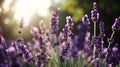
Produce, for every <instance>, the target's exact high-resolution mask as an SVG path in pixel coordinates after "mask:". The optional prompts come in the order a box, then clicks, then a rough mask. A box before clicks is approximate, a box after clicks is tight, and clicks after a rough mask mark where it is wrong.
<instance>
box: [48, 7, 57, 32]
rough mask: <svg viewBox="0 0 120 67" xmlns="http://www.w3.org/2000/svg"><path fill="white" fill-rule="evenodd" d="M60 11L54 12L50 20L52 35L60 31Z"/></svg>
mask: <svg viewBox="0 0 120 67" xmlns="http://www.w3.org/2000/svg"><path fill="white" fill-rule="evenodd" d="M58 14H59V9H57V10H56V12H53V14H52V17H51V19H50V30H51V33H52V34H56V33H57V32H58V30H59V27H58V22H59V17H58Z"/></svg>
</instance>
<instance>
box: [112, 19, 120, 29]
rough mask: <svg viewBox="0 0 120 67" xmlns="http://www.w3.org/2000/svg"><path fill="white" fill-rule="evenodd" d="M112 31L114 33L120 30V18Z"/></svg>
mask: <svg viewBox="0 0 120 67" xmlns="http://www.w3.org/2000/svg"><path fill="white" fill-rule="evenodd" d="M112 30H113V31H116V30H120V17H118V18H116V19H115V22H114V24H113V25H112Z"/></svg>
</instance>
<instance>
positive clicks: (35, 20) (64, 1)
mask: <svg viewBox="0 0 120 67" xmlns="http://www.w3.org/2000/svg"><path fill="white" fill-rule="evenodd" d="M94 1H96V2H97V4H98V11H99V13H100V18H99V21H98V23H97V24H99V22H100V21H103V22H105V33H106V38H105V40H107V37H110V35H111V33H112V30H111V26H112V24H113V23H114V20H115V18H116V17H118V16H120V0H0V27H1V28H2V30H3V33H2V34H3V36H4V37H5V39H6V41H7V42H9V41H11V40H15V39H16V38H17V37H18V34H17V30H18V22H20V20H21V18H23V19H24V28H23V34H22V37H23V38H24V39H25V41H30V40H31V38H32V35H31V34H30V29H31V27H32V26H37V27H38V24H39V21H40V20H43V21H44V22H45V24H46V25H47V28H49V20H50V16H51V14H52V11H54V10H55V9H56V8H60V9H61V11H60V14H59V19H60V21H59V27H60V30H59V32H61V31H62V28H63V27H64V25H65V23H66V16H72V18H73V21H74V31H73V32H74V33H77V31H76V27H77V25H78V24H80V23H81V18H82V16H83V15H84V14H88V16H89V18H91V10H92V4H93V2H94ZM90 21H91V20H90ZM97 28H98V27H97ZM90 31H91V34H93V32H92V31H93V23H92V21H91V29H90ZM97 32H98V33H99V31H97ZM114 41H115V43H118V44H120V32H119V31H117V32H116V33H115V36H114ZM106 44H107V43H105V45H106ZM106 46H107V45H106Z"/></svg>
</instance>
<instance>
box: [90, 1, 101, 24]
mask: <svg viewBox="0 0 120 67" xmlns="http://www.w3.org/2000/svg"><path fill="white" fill-rule="evenodd" d="M91 19H92V21H93V22H97V21H98V19H99V13H98V11H97V3H96V2H94V3H93V10H92V11H91Z"/></svg>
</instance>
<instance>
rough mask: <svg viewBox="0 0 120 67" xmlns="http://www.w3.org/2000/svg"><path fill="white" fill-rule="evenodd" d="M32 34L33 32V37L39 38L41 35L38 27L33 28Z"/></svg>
mask: <svg viewBox="0 0 120 67" xmlns="http://www.w3.org/2000/svg"><path fill="white" fill-rule="evenodd" d="M30 32H31V34H32V35H33V36H35V37H37V36H38V34H39V30H38V28H37V27H32V28H31V30H30Z"/></svg>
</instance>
